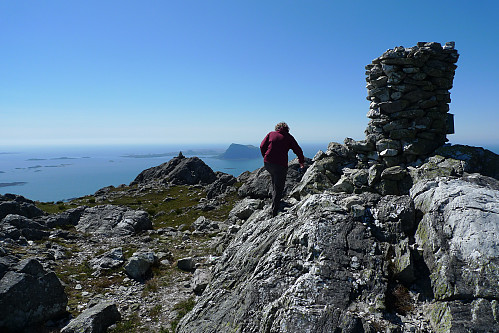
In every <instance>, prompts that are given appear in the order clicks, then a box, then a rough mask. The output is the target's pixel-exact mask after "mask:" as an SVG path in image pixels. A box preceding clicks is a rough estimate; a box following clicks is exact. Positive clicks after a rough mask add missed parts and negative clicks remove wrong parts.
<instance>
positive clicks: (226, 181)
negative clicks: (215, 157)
mask: <svg viewBox="0 0 499 333" xmlns="http://www.w3.org/2000/svg"><path fill="white" fill-rule="evenodd" d="M215 174H216V176H217V180H215V181H214V182H213V183H211V184H209V185H208V186H206V197H207V198H208V199H213V198H216V197H218V196H220V195H224V194H225V193H227V191H229V190H230V189H233V188H232V186H233V185H234V184H235V183H236V182H237V179H236V178H235V177H234V176H232V175H228V174H226V173H223V172H220V171H217V172H216V173H215Z"/></svg>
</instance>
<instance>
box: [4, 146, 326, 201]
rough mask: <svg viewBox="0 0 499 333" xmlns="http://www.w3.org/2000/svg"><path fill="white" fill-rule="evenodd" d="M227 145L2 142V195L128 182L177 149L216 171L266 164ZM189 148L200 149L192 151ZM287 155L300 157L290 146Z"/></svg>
mask: <svg viewBox="0 0 499 333" xmlns="http://www.w3.org/2000/svg"><path fill="white" fill-rule="evenodd" d="M227 148H228V145H224V146H202V145H190V146H165V145H163V146H109V147H103V146H96V147H43V148H40V147H38V148H36V147H23V148H15V149H9V148H5V147H3V148H0V194H5V193H14V194H20V195H23V196H25V197H27V198H29V199H31V200H38V201H59V200H68V199H71V198H75V197H81V196H84V195H88V194H93V193H95V191H97V190H98V189H100V188H102V187H105V186H109V185H113V186H118V185H120V184H129V183H130V182H131V181H133V180H134V179H135V177H136V176H137V175H138V174H139V173H140V172H141V171H142V170H145V169H147V168H150V167H153V166H157V165H160V164H162V163H164V162H167V161H169V160H170V159H171V158H172V157H174V156H176V155H178V152H179V151H182V152H183V154H184V155H185V156H187V157H191V156H194V155H195V156H198V157H199V158H201V159H202V160H203V161H204V162H205V163H206V164H208V165H209V166H210V167H211V168H212V169H213V170H214V171H222V172H225V173H228V174H232V175H234V176H238V175H240V174H241V173H242V172H244V171H253V170H256V169H258V168H260V167H261V166H263V161H262V159H261V158H258V159H251V160H237V161H230V160H221V159H217V158H215V157H214V156H216V155H217V154H221V153H222V152H224V151H225V150H226V149H227ZM302 148H303V151H304V154H305V156H306V157H310V158H312V157H313V156H314V155H315V153H316V152H317V151H318V150H320V149H322V150H325V149H326V148H327V143H324V144H308V145H307V144H302ZM189 150H191V151H192V150H194V151H197V153H195V154H194V152H193V153H192V154H189ZM167 153H171V154H167ZM158 155H160V156H158ZM289 157H290V158H291V159H292V158H295V157H296V156H295V155H294V154H293V152H292V151H290V152H289Z"/></svg>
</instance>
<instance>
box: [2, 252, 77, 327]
mask: <svg viewBox="0 0 499 333" xmlns="http://www.w3.org/2000/svg"><path fill="white" fill-rule="evenodd" d="M67 303H68V298H67V296H66V294H65V292H64V287H63V286H62V284H61V282H60V281H59V279H58V278H57V276H56V275H55V273H54V272H47V271H46V270H45V269H44V268H43V267H42V265H41V264H40V263H39V262H38V261H37V260H36V259H25V260H22V261H20V262H19V263H18V264H17V265H15V266H14V267H12V269H11V270H9V271H7V272H6V273H5V275H4V276H3V277H2V279H1V280H0V329H2V332H3V331H7V332H19V331H22V330H23V329H25V328H26V327H30V326H36V325H41V324H43V323H44V322H46V321H48V320H51V319H58V318H59V317H61V316H64V315H66V305H67Z"/></svg>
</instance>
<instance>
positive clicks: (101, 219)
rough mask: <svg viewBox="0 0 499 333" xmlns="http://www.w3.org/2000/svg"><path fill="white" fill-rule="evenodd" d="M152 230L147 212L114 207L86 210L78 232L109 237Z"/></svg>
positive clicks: (107, 206) (97, 207) (79, 222)
mask: <svg viewBox="0 0 499 333" xmlns="http://www.w3.org/2000/svg"><path fill="white" fill-rule="evenodd" d="M149 229H152V222H151V220H150V219H149V217H148V214H147V212H145V211H141V210H132V209H129V208H125V207H121V206H113V205H104V206H95V207H91V208H86V209H85V211H84V212H83V213H82V215H81V217H80V220H79V221H78V224H77V225H76V230H78V231H80V232H85V233H91V234H94V235H103V236H107V237H112V236H123V235H132V234H134V233H137V232H139V231H142V230H149Z"/></svg>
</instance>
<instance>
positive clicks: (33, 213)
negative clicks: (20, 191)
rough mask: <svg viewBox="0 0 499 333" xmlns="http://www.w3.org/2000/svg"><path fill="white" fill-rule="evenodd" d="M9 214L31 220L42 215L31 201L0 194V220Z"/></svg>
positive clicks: (12, 195) (18, 196) (21, 197)
mask: <svg viewBox="0 0 499 333" xmlns="http://www.w3.org/2000/svg"><path fill="white" fill-rule="evenodd" d="M9 214H15V215H21V216H24V217H27V218H33V217H38V216H42V215H44V213H43V211H42V210H40V209H39V208H37V207H36V206H35V203H34V202H33V201H32V200H29V199H26V198H25V197H23V196H20V195H15V194H5V195H1V194H0V220H1V219H3V218H4V217H6V216H7V215H9Z"/></svg>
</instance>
